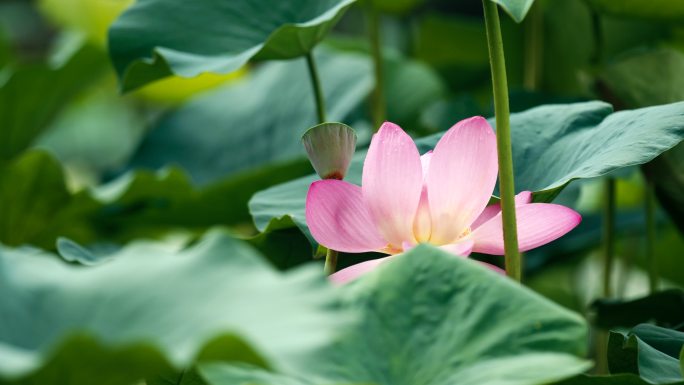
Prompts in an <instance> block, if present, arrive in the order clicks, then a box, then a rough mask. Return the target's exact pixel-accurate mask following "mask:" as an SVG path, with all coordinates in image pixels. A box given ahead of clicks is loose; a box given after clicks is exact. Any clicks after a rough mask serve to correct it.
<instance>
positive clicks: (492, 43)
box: [482, 0, 522, 281]
mask: <svg viewBox="0 0 684 385" xmlns="http://www.w3.org/2000/svg"><path fill="white" fill-rule="evenodd" d="M482 3H483V5H484V15H485V25H486V28H487V45H488V46H489V62H490V66H491V70H492V87H493V89H494V112H495V115H496V143H497V152H498V157H499V190H500V193H501V214H502V216H503V238H504V253H505V259H506V274H507V275H508V276H509V277H511V278H513V279H515V280H516V281H520V279H521V275H522V260H521V258H520V251H519V249H518V231H517V227H516V220H515V200H514V199H515V185H514V182H513V152H512V150H511V124H510V116H509V115H510V111H509V107H508V83H507V80H506V61H505V59H504V49H503V40H502V38H501V26H500V24H499V9H498V7H497V5H496V4H495V3H493V2H492V1H490V0H482Z"/></svg>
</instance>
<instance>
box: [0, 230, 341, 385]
mask: <svg viewBox="0 0 684 385" xmlns="http://www.w3.org/2000/svg"><path fill="white" fill-rule="evenodd" d="M0 273H1V274H2V277H3V280H1V281H0V288H1V290H2V293H3V296H2V299H0V313H2V314H3V319H2V322H0V379H1V380H0V382H1V383H11V384H56V383H69V384H95V383H97V384H107V385H118V384H121V385H130V384H131V383H135V382H136V380H140V379H142V378H144V377H147V376H150V377H151V376H155V375H160V374H161V375H164V374H169V373H173V372H174V371H175V370H182V369H184V368H186V367H188V366H189V365H190V364H191V363H193V362H195V361H196V360H200V361H201V360H211V361H215V360H227V361H240V362H249V363H251V364H256V365H261V366H264V365H275V366H276V367H278V366H280V365H285V364H286V363H287V362H288V361H289V360H291V359H292V357H296V356H298V355H300V354H302V353H304V352H308V351H310V350H311V349H315V348H317V347H319V346H322V345H323V344H327V343H328V342H329V339H330V338H331V337H332V335H333V334H332V333H333V331H334V330H335V329H337V328H339V327H341V325H343V324H344V322H345V321H346V320H350V318H349V317H348V312H345V313H340V312H339V311H335V310H334V309H333V307H332V306H331V305H332V303H333V302H334V301H335V298H336V295H335V293H334V291H333V290H332V288H331V287H330V286H329V284H328V283H327V280H326V279H325V278H324V277H323V275H322V273H320V272H319V269H317V268H314V267H310V268H308V269H304V270H299V271H297V272H295V273H291V274H287V275H281V274H278V273H276V272H275V271H273V269H272V268H270V267H269V266H268V265H266V263H265V261H263V260H261V259H260V256H259V255H258V254H257V253H255V252H254V251H253V250H252V249H251V248H249V247H246V246H245V245H244V244H242V243H241V242H239V241H236V240H233V239H231V238H230V237H228V236H226V235H224V234H222V233H221V232H218V231H216V232H212V233H210V234H208V235H207V236H206V237H205V238H204V239H203V240H201V241H200V242H199V243H198V244H196V245H195V246H193V247H191V248H188V249H186V250H184V251H181V252H176V253H174V252H169V251H167V250H166V249H165V246H163V245H159V246H157V248H156V250H154V249H148V250H147V252H145V253H135V254H131V255H127V256H123V255H120V256H119V257H117V258H113V259H111V260H110V261H108V262H107V263H104V264H102V265H100V266H96V267H85V268H84V267H79V266H73V265H68V264H65V263H64V262H62V261H61V260H59V259H57V258H54V256H52V255H47V254H45V253H42V252H40V251H37V250H34V249H28V248H23V249H9V248H5V247H0ZM275 319H277V322H274V320H275ZM314 325H315V327H313V328H312V326H314Z"/></svg>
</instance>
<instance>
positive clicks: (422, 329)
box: [200, 245, 588, 385]
mask: <svg viewBox="0 0 684 385" xmlns="http://www.w3.org/2000/svg"><path fill="white" fill-rule="evenodd" d="M342 289H343V290H342V294H343V301H342V305H343V307H344V308H349V309H355V310H358V311H360V312H361V314H362V318H361V319H360V320H359V322H358V323H356V324H355V325H353V326H351V327H348V328H345V329H342V335H341V336H340V337H339V338H338V339H337V340H336V343H334V344H331V345H329V346H327V347H326V348H323V349H322V350H320V351H312V352H311V353H310V354H309V355H308V356H307V357H305V358H304V359H303V360H302V361H301V362H299V363H298V365H297V366H296V367H295V368H294V370H292V371H291V372H290V373H292V375H291V380H290V381H291V383H292V384H300V383H301V384H310V383H311V384H378V385H403V384H407V385H415V384H424V385H430V384H453V383H458V384H462V385H468V384H477V385H480V384H509V385H523V384H529V385H532V384H541V383H546V382H549V381H552V380H557V379H560V378H564V377H567V376H571V375H573V374H576V373H580V372H582V371H583V370H585V369H586V368H587V366H588V363H587V362H586V361H584V360H582V359H580V358H578V357H577V356H581V355H582V354H584V350H585V345H586V344H585V338H586V333H587V328H586V325H585V323H584V321H583V320H582V318H581V317H580V316H578V315H577V314H574V313H572V312H569V311H567V310H565V309H563V308H561V307H559V306H558V305H556V304H554V303H552V302H550V301H548V300H546V299H544V298H543V297H541V296H538V295H537V294H535V293H533V292H531V291H529V290H528V289H525V288H524V287H522V286H520V285H518V284H516V283H515V282H513V281H511V280H509V279H507V278H505V277H502V276H501V275H499V274H497V273H494V272H492V271H490V270H488V269H486V268H485V267H482V266H479V265H478V264H477V262H473V261H470V260H466V259H461V258H453V256H452V255H449V254H448V253H446V252H444V251H441V250H439V249H437V248H433V247H430V246H425V245H419V246H417V247H416V248H414V249H412V250H411V251H409V252H407V253H405V254H403V255H400V256H398V257H396V258H394V259H393V260H390V261H388V262H386V263H385V264H384V265H382V266H381V267H380V268H379V269H378V270H376V271H374V272H372V273H370V274H368V275H367V276H365V277H363V278H362V279H359V280H357V281H356V282H354V283H352V284H350V285H346V286H344V287H343V288H342ZM473 298H477V299H478V300H477V301H473ZM513 320H514V321H513ZM503 321H511V322H503ZM523 368H524V369H523ZM255 370H256V371H255V372H253V373H249V371H246V369H245V367H244V366H242V367H237V368H235V367H230V366H227V365H219V366H216V365H207V366H201V367H200V373H201V374H203V375H204V377H205V378H206V379H207V380H208V381H209V383H210V384H212V385H229V384H231V385H232V384H235V383H240V382H238V381H236V379H237V378H240V379H243V380H245V381H244V382H242V383H255V384H259V385H271V384H273V385H275V384H282V383H283V381H284V380H283V378H282V377H280V376H271V375H268V374H266V373H265V372H263V371H260V370H258V369H255ZM283 374H289V373H285V372H283ZM286 378H290V377H286ZM300 379H306V381H301V380H300ZM285 383H288V382H285Z"/></svg>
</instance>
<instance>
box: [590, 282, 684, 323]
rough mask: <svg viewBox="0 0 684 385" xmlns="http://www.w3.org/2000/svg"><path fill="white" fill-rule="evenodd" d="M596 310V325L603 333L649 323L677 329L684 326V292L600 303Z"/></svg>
mask: <svg viewBox="0 0 684 385" xmlns="http://www.w3.org/2000/svg"><path fill="white" fill-rule="evenodd" d="M592 309H593V310H594V311H595V312H596V314H595V317H594V320H595V321H594V322H595V324H596V325H597V326H599V327H601V328H603V329H611V328H616V327H633V326H636V325H638V324H640V323H644V322H649V321H656V322H658V324H660V325H665V326H672V327H674V326H677V325H680V324H683V323H684V292H683V291H681V290H676V289H672V290H667V291H661V292H657V293H653V294H650V295H648V296H646V297H642V298H638V299H633V300H629V301H623V300H617V299H599V300H597V301H596V302H594V303H593V304H592Z"/></svg>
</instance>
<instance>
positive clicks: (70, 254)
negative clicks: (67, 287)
mask: <svg viewBox="0 0 684 385" xmlns="http://www.w3.org/2000/svg"><path fill="white" fill-rule="evenodd" d="M57 252H58V253H59V255H60V256H61V257H62V258H64V260H66V261H68V262H75V263H80V264H81V265H86V266H91V265H97V264H98V263H100V262H102V261H104V260H105V259H107V255H106V254H96V253H93V252H92V251H90V250H88V249H86V248H85V247H83V246H81V245H79V244H78V243H76V242H74V241H72V240H71V239H69V238H64V237H59V238H57Z"/></svg>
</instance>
